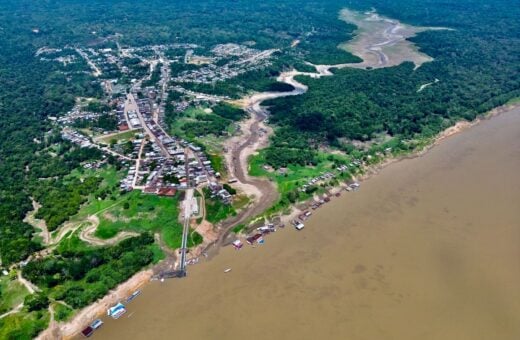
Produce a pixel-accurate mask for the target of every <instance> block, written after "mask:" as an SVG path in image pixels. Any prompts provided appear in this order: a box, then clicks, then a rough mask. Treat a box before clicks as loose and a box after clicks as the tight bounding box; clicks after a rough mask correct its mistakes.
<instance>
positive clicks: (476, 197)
mask: <svg viewBox="0 0 520 340" xmlns="http://www.w3.org/2000/svg"><path fill="white" fill-rule="evenodd" d="M519 119H520V111H519V109H516V110H515V111H514V112H509V113H507V114H503V115H498V116H496V118H494V119H490V120H485V121H484V120H483V121H482V124H477V125H476V126H474V128H471V129H468V130H467V131H465V132H464V133H458V134H454V135H452V136H451V137H450V138H446V139H445V141H443V142H440V143H439V144H438V146H436V147H434V148H431V149H430V151H429V152H427V153H425V154H424V155H423V157H416V158H413V159H409V160H406V161H402V162H397V163H394V164H393V165H392V166H388V167H386V168H385V169H384V171H381V172H380V173H379V174H378V176H372V177H371V179H370V180H367V181H365V183H364V184H363V185H362V187H361V189H360V190H358V191H356V192H352V193H348V194H347V193H345V194H342V195H341V197H338V198H333V199H332V200H331V202H330V203H328V204H326V205H325V206H323V207H322V208H320V209H318V210H316V211H315V212H314V214H313V217H312V218H311V219H309V220H308V221H307V222H306V227H305V229H304V230H302V231H300V232H297V231H295V230H294V229H293V228H286V229H285V230H280V231H278V232H276V233H274V234H271V235H269V237H266V238H265V243H264V244H261V245H256V246H254V247H253V246H249V245H245V246H244V247H243V248H242V249H241V250H239V251H237V250H234V249H233V247H225V248H223V249H222V251H221V253H220V254H219V256H217V257H215V258H214V259H212V260H211V261H201V263H199V264H198V265H196V266H193V267H190V271H189V278H188V279H187V280H167V281H165V282H164V283H152V284H150V285H147V287H145V288H144V289H143V294H142V296H141V297H140V298H139V299H136V301H135V304H134V305H133V306H132V312H133V315H132V317H131V318H126V317H125V318H122V319H120V320H117V321H113V320H108V321H107V322H106V323H105V326H104V327H103V329H101V330H100V331H99V333H98V334H96V337H97V338H98V339H113V338H114V337H116V338H132V339H147V338H149V337H153V338H155V339H169V338H171V336H172V330H174V334H175V336H176V337H185V338H189V339H208V338H219V339H221V338H222V339H224V338H231V339H236V338H242V337H249V338H251V339H263V338H266V337H267V338H270V339H282V338H283V339H288V340H292V339H301V338H315V337H327V338H329V339H350V338H351V339H365V338H366V339H378V338H384V339H387V338H388V339H403V340H408V339H410V340H411V339H417V338H421V339H425V340H436V339H447V340H451V339H454V340H455V339H461V338H471V339H475V340H477V339H478V340H480V339H482V340H484V339H490V338H501V339H516V338H517V337H518V335H519V334H520V328H519V326H518V325H519V323H518V321H519V315H520V304H519V303H518V301H520V300H519V294H520V293H519V291H518V289H517V287H518V284H520V271H519V270H518V265H517V262H518V261H517V257H516V256H514V254H518V251H519V250H520V248H519V244H518V242H517V241H516V240H518V237H519V236H520V229H518V220H519V218H520V215H519V213H520V212H518V207H517V202H518V200H519V199H520V196H519V194H520V191H518V188H519V185H520V182H519V178H518V176H517V174H518V169H520V158H518V157H512V155H517V154H518V150H519V149H518V146H519V142H520V140H518V138H516V137H517V136H518V132H519V128H520V125H518V123H519ZM496 150H500V152H496ZM489 202H493V204H489ZM227 268H232V271H230V272H227V273H225V270H226V269H227ZM164 301H169V303H168V304H165V303H164ZM133 303H134V302H133ZM316 313H319V315H320V317H319V318H316ZM280 320H283V322H280ZM453 320H456V322H453Z"/></svg>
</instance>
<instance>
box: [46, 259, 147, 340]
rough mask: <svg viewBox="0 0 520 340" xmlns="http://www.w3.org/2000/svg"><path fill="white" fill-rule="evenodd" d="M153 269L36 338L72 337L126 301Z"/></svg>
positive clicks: (137, 276)
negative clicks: (111, 308)
mask: <svg viewBox="0 0 520 340" xmlns="http://www.w3.org/2000/svg"><path fill="white" fill-rule="evenodd" d="M152 276H153V271H152V270H151V269H147V270H145V271H141V272H139V273H137V274H135V275H134V276H132V277H131V278H130V279H129V280H128V281H125V282H123V283H121V284H120V285H119V286H117V287H116V288H115V289H113V290H111V291H110V292H109V293H108V294H107V295H106V296H105V297H103V298H102V299H101V300H99V301H96V302H95V303H93V304H92V305H90V306H87V307H85V308H83V309H81V310H80V311H79V312H77V313H76V314H75V315H74V317H73V318H72V320H70V321H67V322H56V321H53V322H51V324H50V325H49V327H48V328H47V329H46V330H45V331H44V332H42V333H40V335H38V337H37V338H36V339H38V340H56V339H71V338H73V337H74V336H75V335H77V334H78V333H80V332H81V331H82V330H83V329H84V328H85V327H87V326H88V325H90V324H91V323H92V321H94V320H95V319H97V318H99V317H101V316H103V315H106V311H107V309H108V308H110V307H111V306H113V305H115V304H117V303H118V302H121V301H126V298H128V297H129V296H130V295H131V294H132V293H133V292H135V291H136V290H137V289H139V288H140V287H142V286H144V285H145V284H146V283H148V282H149V281H150V279H151V278H152Z"/></svg>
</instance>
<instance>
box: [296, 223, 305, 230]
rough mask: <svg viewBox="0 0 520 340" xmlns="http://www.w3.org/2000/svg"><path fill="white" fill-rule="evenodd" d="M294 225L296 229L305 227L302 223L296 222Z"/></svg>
mask: <svg viewBox="0 0 520 340" xmlns="http://www.w3.org/2000/svg"><path fill="white" fill-rule="evenodd" d="M294 227H295V228H296V230H302V229H303V228H304V227H305V225H304V224H303V223H298V224H297V225H295V226H294Z"/></svg>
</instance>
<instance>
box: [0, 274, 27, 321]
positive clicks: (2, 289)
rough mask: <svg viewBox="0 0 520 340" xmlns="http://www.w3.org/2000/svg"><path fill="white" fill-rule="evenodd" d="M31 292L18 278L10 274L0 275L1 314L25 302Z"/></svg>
mask: <svg viewBox="0 0 520 340" xmlns="http://www.w3.org/2000/svg"><path fill="white" fill-rule="evenodd" d="M28 294H29V292H28V291H27V289H26V288H25V287H24V285H22V284H21V283H20V282H18V281H17V280H11V278H10V277H9V276H1V277H0V314H3V313H5V312H8V311H10V310H11V309H13V308H14V307H16V306H18V305H19V304H20V303H22V302H23V300H24V298H25V297H26V296H27V295H28Z"/></svg>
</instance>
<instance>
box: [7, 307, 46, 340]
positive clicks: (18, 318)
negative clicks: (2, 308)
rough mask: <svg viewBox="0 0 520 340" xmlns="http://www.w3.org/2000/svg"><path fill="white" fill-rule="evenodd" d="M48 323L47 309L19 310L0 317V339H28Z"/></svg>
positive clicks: (33, 336)
mask: <svg viewBox="0 0 520 340" xmlns="http://www.w3.org/2000/svg"><path fill="white" fill-rule="evenodd" d="M48 323H49V313H48V312H47V311H38V312H32V313H27V312H21V313H15V314H11V315H8V316H6V317H5V318H3V319H0V339H9V340H15V339H16V340H18V339H20V340H30V339H33V338H35V337H36V336H37V335H38V333H40V332H41V331H42V330H44V329H45V328H46V327H47V325H48Z"/></svg>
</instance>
